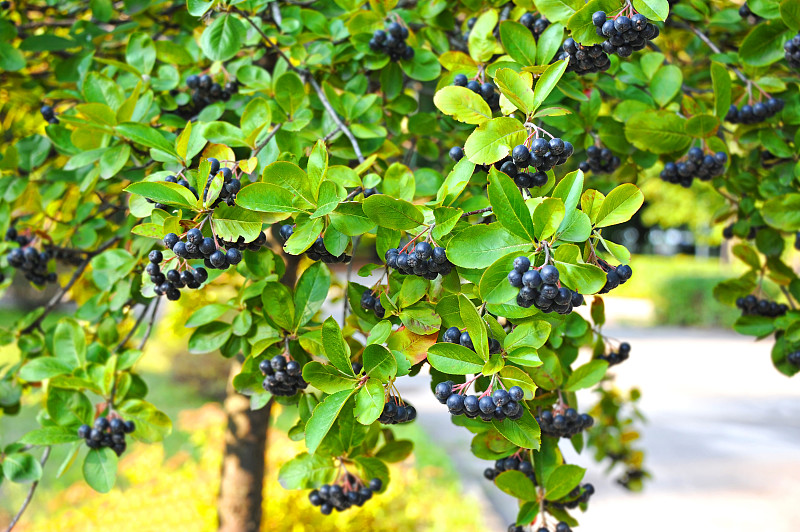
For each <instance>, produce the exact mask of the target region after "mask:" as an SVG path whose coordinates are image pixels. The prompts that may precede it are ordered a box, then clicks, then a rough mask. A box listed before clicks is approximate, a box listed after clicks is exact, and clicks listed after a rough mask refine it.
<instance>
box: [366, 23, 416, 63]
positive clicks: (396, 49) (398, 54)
mask: <svg viewBox="0 0 800 532" xmlns="http://www.w3.org/2000/svg"><path fill="white" fill-rule="evenodd" d="M387 33H388V35H387ZM407 38H408V28H406V27H405V26H403V25H401V24H400V23H398V22H391V23H389V24H388V25H387V26H386V30H385V31H384V30H376V31H375V32H374V33H373V34H372V38H371V39H370V40H369V48H370V50H372V51H373V52H380V53H383V54H386V55H388V56H389V59H390V60H392V61H400V60H405V61H410V60H411V59H413V58H414V49H413V48H411V47H410V46H409V45H408V44H406V39H407Z"/></svg>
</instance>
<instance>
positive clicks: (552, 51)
mask: <svg viewBox="0 0 800 532" xmlns="http://www.w3.org/2000/svg"><path fill="white" fill-rule="evenodd" d="M563 41H564V26H563V25H562V24H559V23H557V22H556V23H554V24H553V23H551V24H550V25H549V26H548V27H547V29H546V30H544V32H543V33H542V34H541V35H539V42H538V45H537V46H538V48H537V50H536V64H537V65H547V64H549V63H550V61H552V60H553V57H555V55H556V52H558V49H559V48H560V47H561V43H562V42H563Z"/></svg>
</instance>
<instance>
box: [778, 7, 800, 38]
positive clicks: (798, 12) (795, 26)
mask: <svg viewBox="0 0 800 532" xmlns="http://www.w3.org/2000/svg"><path fill="white" fill-rule="evenodd" d="M780 14H781V19H782V20H783V23H784V24H786V25H787V26H789V28H790V29H792V30H793V31H800V3H798V2H797V1H796V0H783V1H782V2H781V4H780Z"/></svg>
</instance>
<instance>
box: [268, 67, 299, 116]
mask: <svg viewBox="0 0 800 532" xmlns="http://www.w3.org/2000/svg"><path fill="white" fill-rule="evenodd" d="M305 99H306V90H305V86H304V85H303V80H301V79H300V76H298V75H297V73H295V72H292V71H289V72H284V73H283V74H281V75H280V76H279V77H278V78H277V79H276V80H275V101H276V102H278V105H280V106H281V109H283V110H284V111H285V112H286V114H287V115H289V116H290V117H291V116H293V115H294V114H295V113H296V112H297V111H298V110H300V108H301V107H302V106H303V104H304V102H305Z"/></svg>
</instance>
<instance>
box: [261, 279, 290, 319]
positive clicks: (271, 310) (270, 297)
mask: <svg viewBox="0 0 800 532" xmlns="http://www.w3.org/2000/svg"><path fill="white" fill-rule="evenodd" d="M261 301H262V303H263V305H264V311H265V312H266V313H267V315H268V316H269V317H270V318H271V319H272V321H274V322H275V324H276V325H277V326H278V327H280V328H281V329H283V330H284V331H291V330H293V328H294V327H293V325H294V323H295V308H294V301H293V300H292V294H291V292H290V290H289V288H287V287H286V286H284V285H283V284H281V283H277V282H271V283H267V284H266V285H265V286H264V290H263V291H262V292H261Z"/></svg>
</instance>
